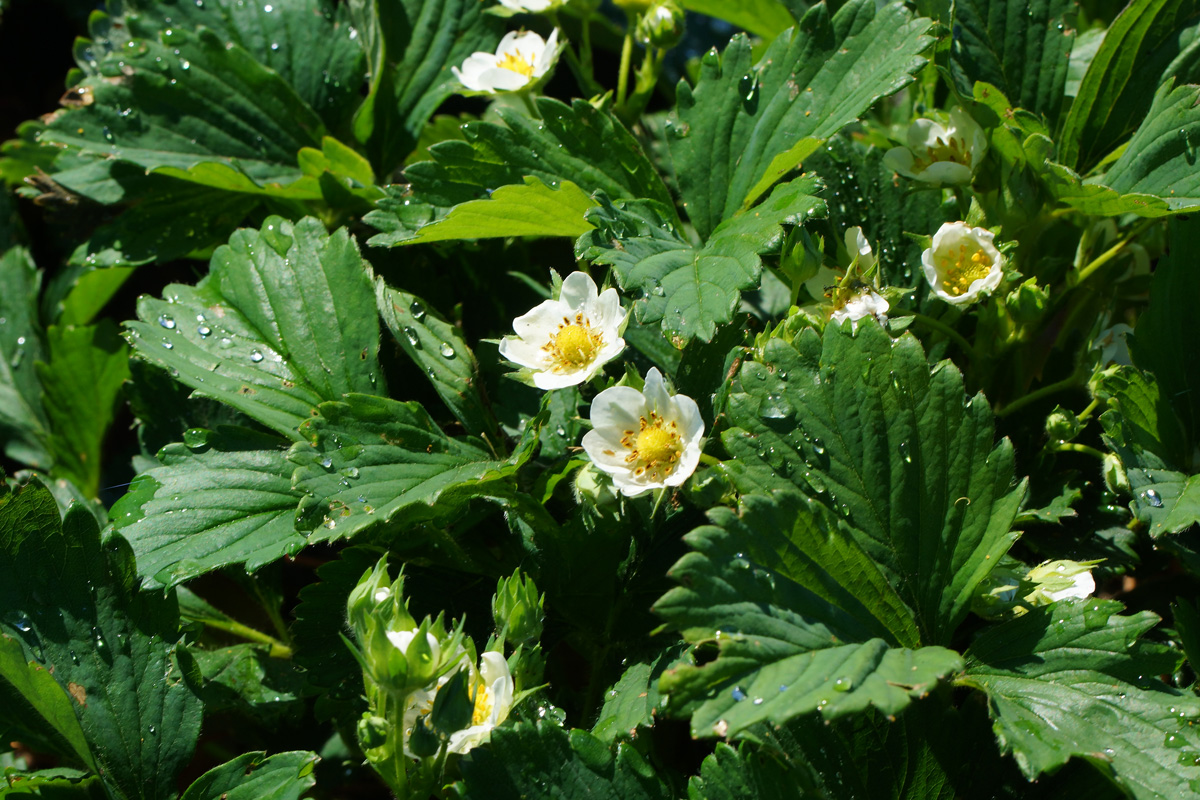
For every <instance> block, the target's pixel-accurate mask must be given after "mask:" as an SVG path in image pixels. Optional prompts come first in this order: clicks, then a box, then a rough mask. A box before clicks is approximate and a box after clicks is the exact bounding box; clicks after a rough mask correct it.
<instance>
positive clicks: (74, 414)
mask: <svg viewBox="0 0 1200 800" xmlns="http://www.w3.org/2000/svg"><path fill="white" fill-rule="evenodd" d="M47 345H48V347H49V351H50V352H49V358H48V360H47V361H46V362H45V363H43V362H38V364H37V372H38V377H40V378H41V382H42V387H43V391H44V398H43V403H44V405H45V408H46V417H47V419H48V420H49V422H50V433H49V435H48V436H47V445H48V448H49V450H50V454H51V456H52V457H53V458H54V466H53V468H52V470H51V471H52V472H53V474H55V475H61V476H63V477H65V478H68V479H70V480H71V481H74V482H75V484H76V485H77V486H79V488H80V489H82V490H83V492H84V493H85V494H86V495H87V496H88V497H95V496H96V494H97V492H98V491H99V489H100V470H101V469H102V467H103V466H104V461H103V459H102V450H101V445H102V444H103V443H104V437H105V434H107V433H108V428H109V425H111V424H112V421H113V417H114V415H115V414H116V410H117V401H118V400H119V399H120V395H121V385H122V384H123V383H124V382H125V380H126V379H127V378H128V377H129V348H128V347H127V346H126V344H125V342H123V341H121V337H120V336H119V335H118V334H117V329H116V326H115V325H113V324H112V323H111V322H110V321H108V320H104V322H103V324H101V325H97V326H89V327H84V328H63V327H59V326H52V327H51V328H50V330H49V331H47Z"/></svg>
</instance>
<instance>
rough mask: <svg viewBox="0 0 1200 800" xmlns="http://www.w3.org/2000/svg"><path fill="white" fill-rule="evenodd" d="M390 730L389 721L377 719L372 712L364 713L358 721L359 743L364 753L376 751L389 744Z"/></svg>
mask: <svg viewBox="0 0 1200 800" xmlns="http://www.w3.org/2000/svg"><path fill="white" fill-rule="evenodd" d="M389 733H390V729H389V726H388V721H387V720H386V719H384V718H383V717H377V716H375V715H374V714H372V713H371V712H370V711H364V712H363V715H362V719H360V720H359V721H358V743H359V744H360V745H361V746H362V749H363V751H364V752H365V751H367V750H374V749H376V748H379V747H383V746H384V745H385V744H387V740H388V734H389Z"/></svg>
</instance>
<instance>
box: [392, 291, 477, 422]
mask: <svg viewBox="0 0 1200 800" xmlns="http://www.w3.org/2000/svg"><path fill="white" fill-rule="evenodd" d="M375 300H376V303H377V304H378V306H379V313H380V314H381V315H382V316H383V321H384V322H385V323H387V326H388V328H389V329H390V330H391V332H392V335H393V336H394V337H396V341H397V343H399V345H400V347H401V348H402V349H403V350H404V352H405V354H406V355H407V356H408V357H409V358H411V359H412V360H413V362H414V363H416V365H417V366H418V367H419V368H420V369H421V372H423V373H424V374H425V375H426V376H427V377H428V378H429V381H430V383H432V384H433V388H434V391H436V392H437V393H438V397H440V398H442V401H443V402H444V403H445V404H446V407H447V408H449V409H450V412H451V413H452V414H454V416H455V418H456V419H457V420H458V421H459V422H461V423H462V424H463V427H464V428H466V430H467V433H470V434H472V435H473V436H481V435H482V436H490V437H492V441H499V439H498V437H499V431H498V430H497V428H496V421H495V418H494V417H493V416H492V412H491V410H490V409H489V408H488V407H487V402H486V400H485V399H484V397H483V394H482V393H481V392H480V389H479V386H478V382H479V362H478V361H476V360H475V354H474V353H472V352H471V348H470V347H469V346H468V345H467V340H466V338H465V337H464V336H463V332H462V329H460V328H459V327H458V326H456V325H452V324H451V323H449V322H447V321H446V320H445V319H444V318H443V317H442V316H441V314H438V313H437V311H435V310H433V309H431V308H428V307H427V306H426V305H425V303H424V302H423V301H422V300H421V299H420V298H418V297H417V296H415V295H411V294H408V293H407V292H401V291H399V290H396V289H389V288H388V286H387V284H386V283H384V281H383V279H382V278H379V279H377V280H376V281H375Z"/></svg>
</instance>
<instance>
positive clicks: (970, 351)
mask: <svg viewBox="0 0 1200 800" xmlns="http://www.w3.org/2000/svg"><path fill="white" fill-rule="evenodd" d="M903 316H909V317H912V318H913V322H919V323H921V324H922V325H924V326H925V327H927V328H932V329H933V330H935V331H937V332H938V333H940V334H942V335H943V336H945V337H946V338H948V339H950V340H952V341H953V342H954V343H955V344H957V345H958V346H959V347H960V348H961V349H962V351H963V352H964V353H966V354H967V356H969V357H970V359H971V360H972V361H974V360H975V359H976V357H977V354H976V352H975V348H974V347H972V346H971V343H970V342H968V341H967V340H966V338H964V337H963V335H962V334H961V333H959V332H958V331H956V330H954V328H951V327H950V326H949V325H947V324H946V323H944V322H942V321H941V320H937V319H934V318H933V317H927V316H925V315H924V314H918V313H917V312H915V311H914V312H912V313H909V314H905V315H903Z"/></svg>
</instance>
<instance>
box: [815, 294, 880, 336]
mask: <svg viewBox="0 0 1200 800" xmlns="http://www.w3.org/2000/svg"><path fill="white" fill-rule="evenodd" d="M889 307H890V306H889V304H888V301H887V300H886V299H885V298H884V297H883V295H881V294H879V293H878V292H876V291H875V290H874V289H872V288H871V287H869V286H867V287H864V288H863V289H862V290H861V291H859V292H858V294H856V295H854V296H853V297H851V298H850V299H849V300H847V301H846V304H845V305H844V306H842V307H841V308H838V309H835V310H834V312H833V314H832V316H830V318H829V321H830V322H845V321H846V320H849V321H850V329H851V330H858V321H859V320H860V319H865V318H866V317H873V318H874V319H875V320H876V321H877V322H879V324H880V325H886V324H887V312H888V308H889Z"/></svg>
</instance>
